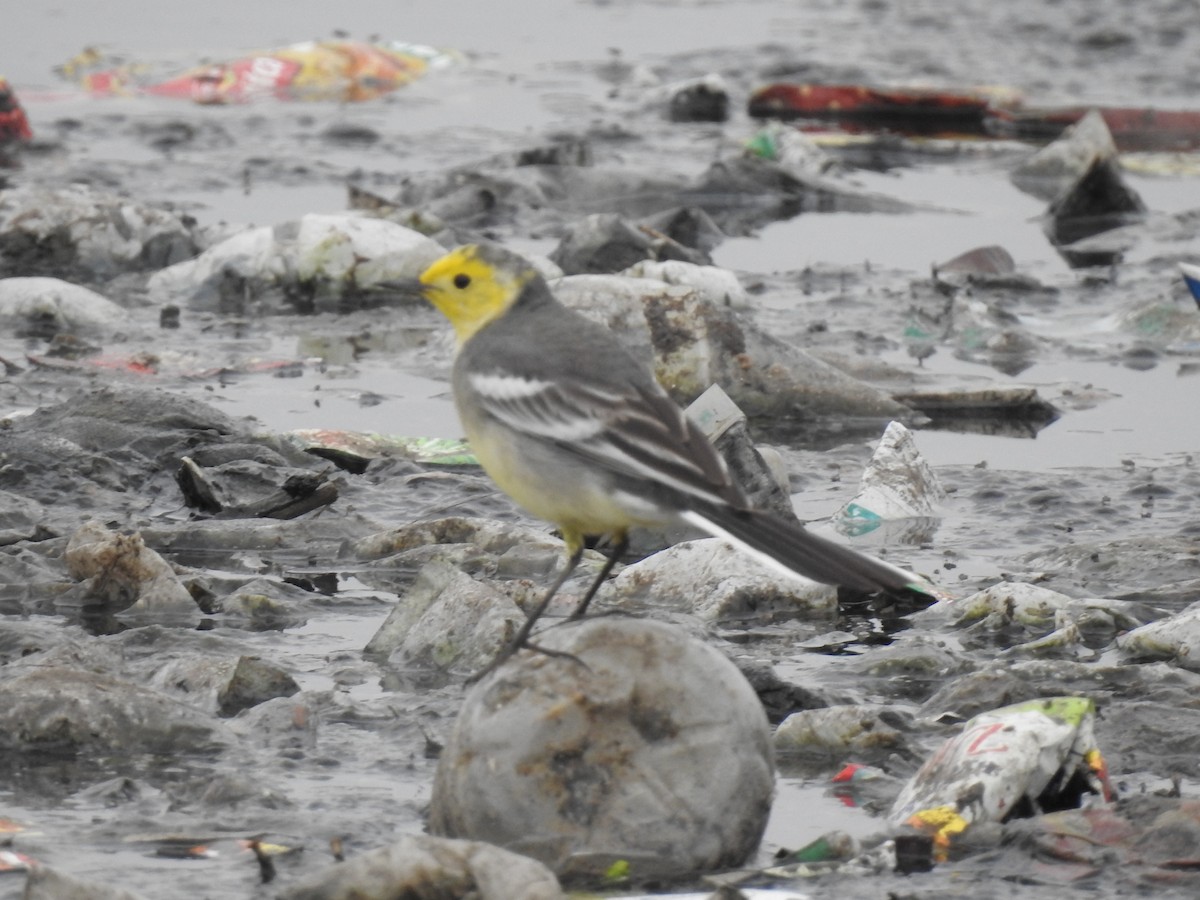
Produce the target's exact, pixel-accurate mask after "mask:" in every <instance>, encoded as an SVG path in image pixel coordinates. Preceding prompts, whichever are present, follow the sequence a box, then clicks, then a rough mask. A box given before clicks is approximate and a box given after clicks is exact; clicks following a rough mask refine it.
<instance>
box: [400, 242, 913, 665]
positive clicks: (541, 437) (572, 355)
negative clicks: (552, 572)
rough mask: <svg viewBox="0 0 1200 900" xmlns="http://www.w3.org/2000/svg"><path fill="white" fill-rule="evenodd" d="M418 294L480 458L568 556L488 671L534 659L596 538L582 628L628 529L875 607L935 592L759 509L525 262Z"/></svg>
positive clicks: (674, 413)
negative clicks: (700, 534) (739, 558)
mask: <svg viewBox="0 0 1200 900" xmlns="http://www.w3.org/2000/svg"><path fill="white" fill-rule="evenodd" d="M417 290H418V291H419V292H420V294H421V295H422V296H423V297H425V299H427V300H428V301H429V302H430V303H432V304H433V305H434V306H435V307H437V309H438V310H440V311H441V312H442V313H443V314H444V315H445V316H446V318H447V319H449V320H450V323H451V325H453V326H454V330H455V333H456V336H457V339H458V350H457V354H456V356H455V360H454V370H453V376H452V384H453V389H454V400H455V405H456V407H457V408H458V414H459V418H460V419H461V420H462V426H463V428H464V430H465V431H466V436H467V440H468V441H469V442H470V444H471V447H472V449H473V450H474V452H475V456H476V457H477V458H478V460H479V462H480V463H481V464H482V465H483V468H484V469H485V470H486V471H487V473H488V474H489V475H490V476H491V477H492V479H493V480H494V481H495V482H496V483H497V484H498V485H499V486H500V487H501V489H503V490H504V491H505V492H506V493H507V494H509V496H511V497H512V498H513V499H514V500H515V501H516V502H517V503H518V504H519V505H520V506H522V507H523V508H524V509H525V510H527V511H528V512H530V513H532V514H533V515H535V516H537V517H539V518H541V519H545V520H547V521H549V522H552V523H553V524H555V525H557V526H558V529H559V531H560V532H561V533H562V537H563V541H564V542H565V543H566V550H567V560H566V565H565V566H564V567H563V569H562V571H561V572H559V574H558V576H557V578H556V579H555V581H554V583H553V584H552V585H551V587H550V589H549V590H548V592H547V593H546V595H545V597H544V598H543V599H542V601H541V602H540V603H539V604H538V606H537V608H536V609H534V610H533V611H532V612H531V613H530V614H529V616H528V618H527V620H526V622H525V624H524V625H523V626H522V627H521V629H520V630H519V631H518V633H517V635H516V636H515V637H514V639H513V640H512V642H511V643H510V644H509V645H508V646H507V648H506V649H505V650H504V651H502V652H501V654H500V656H499V657H498V658H497V660H495V661H494V662H493V663H492V665H491V666H489V667H488V669H486V670H485V672H486V671H490V670H491V669H493V668H495V667H496V666H497V665H498V664H500V663H501V662H503V661H504V660H505V659H507V658H508V657H510V656H511V655H512V654H513V653H515V652H516V651H517V650H519V649H520V648H521V647H526V646H529V647H532V646H533V645H531V644H530V643H529V636H530V633H531V631H532V629H533V626H534V623H536V622H537V620H538V618H539V617H540V616H541V615H542V613H543V612H545V610H546V608H547V606H548V605H549V603H550V600H551V599H552V598H553V597H554V595H555V593H556V592H557V591H558V589H559V588H560V587H562V585H563V583H564V582H565V581H566V580H567V579H568V578H569V577H570V575H571V573H572V572H573V571H574V569H575V567H576V566H577V565H578V564H579V561H580V559H581V557H582V555H583V550H584V543H585V539H586V538H589V537H604V538H607V539H608V541H609V543H610V546H611V552H610V554H609V557H608V560H607V562H606V563H605V565H604V566H603V567H602V569H601V571H600V573H599V575H598V576H597V577H596V579H595V581H593V582H592V584H591V586H590V587H589V588H588V591H587V593H586V594H585V595H584V597H583V599H582V600H581V601H580V602H579V604H578V606H577V607H576V609H575V611H574V613H573V614H572V618H578V617H581V616H583V615H584V613H585V612H586V611H587V608H588V604H589V603H591V601H592V598H593V597H594V596H595V594H596V591H597V590H598V589H599V587H600V585H601V583H602V582H603V581H604V580H605V578H607V577H608V575H609V573H610V572H611V571H612V567H613V566H614V565H615V564H616V562H617V561H618V560H619V559H620V558H621V556H622V555H623V554H624V552H625V551H626V549H628V535H629V531H630V529H632V528H638V527H656V526H662V525H666V524H670V523H675V522H679V521H683V522H687V523H689V524H691V525H693V526H696V527H698V528H700V529H701V530H703V531H706V532H707V533H709V534H711V535H713V536H715V537H720V538H724V539H725V540H727V541H729V542H730V543H732V544H734V545H735V546H737V547H740V548H742V549H743V550H745V551H747V552H748V553H750V554H751V555H752V556H754V557H756V558H758V559H760V560H763V561H765V562H767V563H769V564H770V565H772V566H773V567H775V568H776V569H781V570H782V571H784V572H787V573H789V574H792V573H794V574H799V575H802V576H806V577H808V578H811V579H813V580H815V581H820V582H824V583H826V584H834V585H842V586H845V587H849V588H854V589H857V590H861V591H864V592H868V593H875V592H880V591H885V592H903V593H907V592H911V591H916V592H919V593H928V592H929V589H928V587H927V586H926V585H925V584H924V582H923V581H922V579H920V578H919V577H918V576H916V575H913V574H911V573H909V572H905V571H904V570H903V569H899V568H897V567H895V566H892V565H889V564H887V563H885V562H882V561H880V560H877V559H874V558H872V557H870V556H865V555H863V554H861V553H859V552H857V551H855V550H851V549H850V548H848V547H844V546H842V545H841V544H837V543H834V542H833V541H829V540H826V539H825V538H822V537H818V536H817V535H814V534H812V533H810V532H809V531H807V530H805V529H804V527H803V526H801V525H799V524H798V523H796V522H789V521H787V520H785V519H782V518H780V517H778V516H776V515H774V514H772V513H769V512H765V511H761V510H757V509H751V508H750V507H749V505H748V503H747V501H746V498H745V496H744V494H743V493H742V491H741V489H740V488H739V487H738V486H737V484H735V483H734V482H733V480H732V478H731V477H730V474H729V470H728V468H727V467H726V465H725V461H724V460H723V459H722V458H721V456H720V454H719V453H718V452H717V451H716V450H715V449H714V448H713V445H712V444H711V443H710V442H709V440H708V438H707V437H705V435H704V434H703V432H701V431H700V429H699V428H698V427H697V426H696V425H695V423H693V422H692V420H691V419H689V418H688V417H687V415H686V414H685V413H684V411H683V410H682V409H681V408H680V407H679V406H678V405H677V404H676V403H675V402H674V401H673V400H672V399H671V398H670V397H669V396H668V395H667V393H666V391H664V390H663V388H662V387H661V386H660V385H659V383H658V382H657V381H656V380H655V378H654V376H653V374H652V373H651V372H650V371H649V369H647V368H646V367H645V366H644V365H643V364H642V363H640V362H638V361H637V360H636V359H634V357H633V356H632V355H631V354H630V353H629V352H628V351H626V350H625V348H624V347H623V346H622V345H621V343H620V342H619V341H618V340H617V339H616V338H615V337H614V336H613V334H612V333H611V332H610V331H609V330H608V329H606V328H605V327H604V326H602V325H600V324H598V323H596V322H593V321H592V320H591V319H588V318H587V317H586V316H583V315H581V314H580V313H577V312H575V311H574V310H571V309H568V308H567V307H566V306H564V305H563V304H562V303H561V302H559V300H558V299H557V298H556V297H555V296H554V294H553V293H552V292H551V290H550V287H549V285H548V284H547V283H546V281H545V279H544V278H543V277H542V276H541V274H540V273H539V272H538V271H537V270H536V269H535V268H534V267H533V266H532V265H531V264H530V263H529V262H528V261H527V260H525V259H523V258H522V257H520V256H518V255H517V254H515V253H512V252H511V251H509V250H506V249H504V248H502V247H499V246H497V245H492V244H471V245H467V246H463V247H459V248H458V249H456V250H453V251H451V252H450V253H448V254H447V255H445V256H443V257H442V258H440V259H439V260H437V261H436V262H434V263H433V264H432V265H430V266H429V268H427V269H426V270H425V271H424V272H423V273H422V274H421V277H420V284H419V287H418V288H417ZM481 674H482V673H481Z"/></svg>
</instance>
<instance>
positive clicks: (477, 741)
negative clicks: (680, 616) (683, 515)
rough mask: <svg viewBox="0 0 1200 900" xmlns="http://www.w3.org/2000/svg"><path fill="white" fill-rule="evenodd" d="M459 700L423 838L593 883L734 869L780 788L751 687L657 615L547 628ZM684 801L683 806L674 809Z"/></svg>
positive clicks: (718, 657)
mask: <svg viewBox="0 0 1200 900" xmlns="http://www.w3.org/2000/svg"><path fill="white" fill-rule="evenodd" d="M538 642H539V645H540V646H543V647H546V648H547V649H550V650H554V651H556V652H557V653H559V654H569V656H561V655H560V656H547V655H544V654H536V653H531V652H525V653H521V654H519V655H518V656H516V657H514V659H513V660H512V661H511V662H509V663H506V664H505V665H503V666H502V667H500V668H499V669H498V670H497V671H496V672H494V673H492V674H490V675H488V676H486V677H485V678H484V679H483V680H482V681H480V682H479V683H478V684H477V685H476V686H475V687H474V688H473V689H472V690H471V692H470V693H469V694H468V695H467V697H466V700H465V701H464V703H463V707H462V709H461V711H460V712H459V716H458V721H457V722H456V723H455V727H454V730H453V732H452V733H451V736H450V738H449V740H448V741H447V743H446V746H445V749H444V750H443V751H442V754H441V758H440V760H439V763H438V770H437V776H436V778H435V781H434V788H433V796H432V798H431V809H430V818H429V828H430V831H431V832H433V833H436V834H445V835H448V836H455V837H467V838H473V839H477V840H487V841H491V842H493V843H496V844H499V845H501V846H505V847H508V848H510V849H514V850H518V851H520V852H524V853H528V854H529V855H531V856H533V857H535V858H537V859H541V860H542V861H543V862H546V863H547V864H548V865H551V866H552V867H554V868H555V870H556V871H558V872H559V873H560V875H561V874H564V873H571V874H576V875H580V876H589V877H597V876H603V874H604V873H605V872H606V871H607V870H608V869H609V867H610V866H611V864H612V863H613V862H614V861H617V860H624V861H626V862H627V863H628V864H629V866H628V871H629V872H630V874H631V875H632V876H633V877H634V878H635V879H636V878H641V877H654V876H656V875H663V876H665V875H682V874H688V873H695V872H700V871H705V870H709V869H714V868H721V867H727V866H737V865H740V864H742V863H743V862H744V861H745V860H746V859H747V858H749V856H750V855H751V854H752V853H753V852H754V851H755V850H756V849H757V847H758V842H759V840H760V838H761V836H762V833H763V829H764V828H765V826H766V821H767V815H768V813H769V811H770V806H771V797H772V793H773V790H774V763H773V759H772V751H771V745H770V732H769V729H768V726H767V720H766V717H765V715H764V714H763V710H762V706H761V705H760V704H759V702H758V699H757V697H756V696H755V694H754V691H753V689H752V688H751V687H750V685H749V684H748V683H747V682H746V680H745V678H744V677H743V676H742V675H741V673H740V672H739V671H738V670H737V668H736V667H735V666H734V665H733V663H731V662H730V661H729V660H728V659H726V658H725V657H724V656H722V655H721V654H720V653H719V652H718V651H716V650H715V649H713V648H712V647H710V646H708V645H707V644H705V643H703V642H702V641H699V640H697V639H695V638H692V637H689V636H687V635H686V634H684V633H683V632H682V631H680V630H679V629H677V628H673V627H671V626H668V625H664V624H662V623H659V622H654V621H650V620H639V619H626V618H616V617H594V618H591V619H586V620H584V621H581V622H573V623H569V624H567V625H564V626H562V627H558V628H552V629H547V630H545V631H543V632H542V633H541V634H540V635H539V636H538ZM682 798H686V802H681V799H682Z"/></svg>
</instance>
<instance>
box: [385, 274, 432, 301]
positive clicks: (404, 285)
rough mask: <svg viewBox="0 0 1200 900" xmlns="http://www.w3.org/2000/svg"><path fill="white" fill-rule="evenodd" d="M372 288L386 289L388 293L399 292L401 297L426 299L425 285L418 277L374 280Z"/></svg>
mask: <svg viewBox="0 0 1200 900" xmlns="http://www.w3.org/2000/svg"><path fill="white" fill-rule="evenodd" d="M372 290H375V291H386V292H387V293H389V294H399V295H400V296H402V297H407V298H412V299H415V300H424V299H426V294H425V291H426V290H427V288H426V286H425V285H424V284H422V283H421V279H419V278H394V279H391V280H389V281H377V282H375V284H374V286H373V288H372Z"/></svg>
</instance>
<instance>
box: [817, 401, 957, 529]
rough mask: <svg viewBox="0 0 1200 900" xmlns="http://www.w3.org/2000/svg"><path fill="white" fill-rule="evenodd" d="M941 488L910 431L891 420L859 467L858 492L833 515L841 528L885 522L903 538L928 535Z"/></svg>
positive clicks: (942, 496) (935, 522)
mask: <svg viewBox="0 0 1200 900" xmlns="http://www.w3.org/2000/svg"><path fill="white" fill-rule="evenodd" d="M945 499H946V490H945V488H943V487H942V483H941V481H939V480H938V477H937V474H936V473H935V472H934V471H933V467H932V466H930V465H929V463H928V462H927V461H926V459H925V457H923V456H922V455H921V451H920V450H919V449H918V448H917V443H916V441H915V440H914V438H913V435H912V432H911V431H909V430H908V429H907V428H905V427H904V425H902V424H901V423H899V422H890V423H889V424H888V427H887V429H886V430H885V431H884V432H883V437H882V438H880V441H879V445H878V446H877V447H876V448H875V452H874V453H873V454H872V455H871V460H870V462H868V463H867V466H866V468H865V469H864V470H863V474H862V480H861V483H860V484H859V488H858V493H856V494H855V495H854V498H853V499H852V500H850V501H849V502H848V503H847V504H846V505H845V506H843V507H842V508H841V509H840V510H839V511H838V512H837V514H836V515H835V516H834V519H835V522H836V525H837V528H838V530H839V531H841V532H842V533H843V534H850V535H858V534H867V533H868V532H872V531H875V530H876V529H878V528H880V527H881V526H884V527H885V529H886V530H887V532H888V533H889V534H892V533H893V532H895V533H900V534H903V535H904V536H905V539H906V540H908V541H910V542H911V541H913V540H928V539H929V538H930V537H932V535H933V533H934V531H936V530H937V525H938V521H939V519H940V514H939V512H938V508H939V506H940V504H941V502H942V501H943V500H945Z"/></svg>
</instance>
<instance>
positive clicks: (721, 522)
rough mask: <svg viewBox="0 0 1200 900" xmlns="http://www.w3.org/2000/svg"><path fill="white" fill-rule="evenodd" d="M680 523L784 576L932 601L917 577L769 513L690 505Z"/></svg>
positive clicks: (926, 586) (932, 593)
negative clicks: (722, 541)
mask: <svg viewBox="0 0 1200 900" xmlns="http://www.w3.org/2000/svg"><path fill="white" fill-rule="evenodd" d="M683 518H684V520H685V521H687V522H689V523H690V524H692V525H694V526H696V527H697V528H700V529H701V530H703V531H707V532H708V533H709V534H711V535H712V536H713V537H719V538H724V539H725V540H727V541H729V542H730V543H731V544H733V545H734V546H736V547H739V548H741V549H742V550H744V551H746V552H747V553H749V554H750V555H751V556H754V557H755V558H757V559H759V560H760V561H762V562H764V563H766V564H767V565H769V566H771V567H772V568H775V569H782V570H783V571H784V572H786V573H794V574H798V575H803V576H805V577H806V578H811V579H812V580H813V581H820V582H823V583H824V584H835V585H839V586H842V587H847V588H852V589H854V590H860V591H865V592H867V593H876V592H879V591H885V592H890V593H898V592H899V593H909V592H914V591H915V592H916V593H919V594H927V595H929V596H930V597H935V596H936V592H935V591H934V590H933V588H932V587H931V586H930V585H929V584H928V582H926V581H925V580H924V579H923V578H921V577H920V576H918V575H914V574H912V573H911V572H906V571H904V570H903V569H901V568H898V567H896V566H893V565H890V564H889V563H886V562H883V561H882V560H879V559H875V558H874V557H872V556H867V555H866V554H864V553H860V552H858V551H857V550H851V549H850V548H849V547H845V546H843V545H842V544H837V543H834V542H833V541H830V540H827V539H826V538H823V537H820V536H819V535H815V534H813V533H812V532H811V531H808V530H807V529H805V528H804V526H802V525H800V524H799V523H798V522H790V521H787V520H785V519H782V518H779V517H778V516H775V515H772V514H771V513H767V512H761V511H759V510H747V509H735V508H733V507H730V506H718V505H716V504H705V503H701V504H693V505H692V508H691V509H689V510H688V511H687V512H685V513H683Z"/></svg>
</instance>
